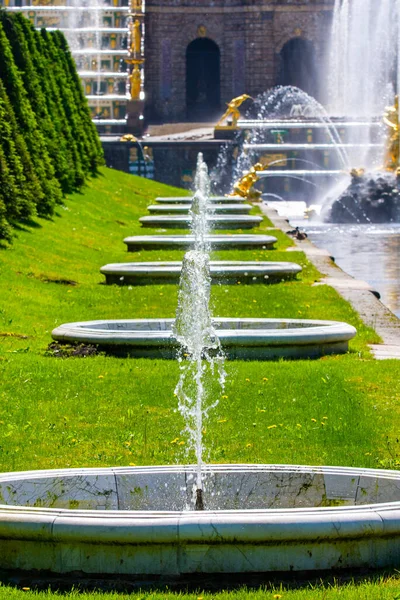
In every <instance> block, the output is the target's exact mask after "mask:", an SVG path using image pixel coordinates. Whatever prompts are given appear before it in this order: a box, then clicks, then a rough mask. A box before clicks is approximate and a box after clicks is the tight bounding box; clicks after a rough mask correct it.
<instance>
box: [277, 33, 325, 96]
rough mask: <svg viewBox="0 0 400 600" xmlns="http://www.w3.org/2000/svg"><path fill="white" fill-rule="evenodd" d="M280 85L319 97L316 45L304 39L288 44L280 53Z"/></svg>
mask: <svg viewBox="0 0 400 600" xmlns="http://www.w3.org/2000/svg"><path fill="white" fill-rule="evenodd" d="M279 56H280V58H281V67H280V73H279V81H278V84H279V85H293V86H296V87H298V88H300V89H301V90H303V91H305V92H307V93H308V94H310V95H311V96H317V95H318V91H317V68H316V57H315V50H314V45H313V43H312V42H310V41H308V40H304V39H302V38H299V37H298V38H293V39H291V40H289V41H288V42H286V44H285V45H284V46H283V48H282V50H281V52H280V55H279Z"/></svg>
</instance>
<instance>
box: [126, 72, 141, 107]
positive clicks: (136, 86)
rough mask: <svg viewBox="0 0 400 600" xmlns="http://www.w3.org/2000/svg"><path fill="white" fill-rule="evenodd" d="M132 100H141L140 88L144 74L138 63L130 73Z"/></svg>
mask: <svg viewBox="0 0 400 600" xmlns="http://www.w3.org/2000/svg"><path fill="white" fill-rule="evenodd" d="M129 83H130V92H131V100H139V97H140V88H141V84H142V76H141V73H140V68H139V65H138V64H137V63H136V64H135V65H134V67H133V69H132V72H131V74H130V75H129Z"/></svg>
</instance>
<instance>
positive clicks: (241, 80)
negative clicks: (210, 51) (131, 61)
mask: <svg viewBox="0 0 400 600" xmlns="http://www.w3.org/2000/svg"><path fill="white" fill-rule="evenodd" d="M333 4H334V0H213V1H212V0H146V83H145V92H146V106H147V116H148V118H150V119H154V120H156V119H162V120H164V121H166V120H169V121H177V120H185V119H186V80H185V75H186V48H187V46H188V44H189V43H190V42H192V41H193V40H195V39H196V38H197V37H201V36H206V37H208V38H210V39H212V40H213V41H214V42H216V43H217V44H218V46H219V49H220V53H221V55H220V57H221V112H222V111H223V107H224V105H225V103H226V102H229V100H231V99H232V98H233V97H235V96H238V95H240V94H243V93H248V94H250V95H252V96H256V95H257V94H259V93H261V92H264V91H266V90H267V89H269V88H271V87H273V86H274V85H276V84H277V83H279V81H278V78H279V71H280V57H279V52H280V51H281V49H282V47H283V46H284V44H285V43H286V42H287V41H289V40H290V39H292V38H294V37H296V36H297V37H302V38H304V39H307V40H309V41H311V42H313V44H314V47H315V51H316V56H317V58H318V59H321V56H322V54H323V52H324V41H325V40H326V38H327V33H328V28H329V23H330V18H331V14H332V8H333Z"/></svg>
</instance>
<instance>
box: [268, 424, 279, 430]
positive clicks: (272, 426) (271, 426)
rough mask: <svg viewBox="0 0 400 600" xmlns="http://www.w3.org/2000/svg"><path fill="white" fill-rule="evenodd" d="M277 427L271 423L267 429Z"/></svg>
mask: <svg viewBox="0 0 400 600" xmlns="http://www.w3.org/2000/svg"><path fill="white" fill-rule="evenodd" d="M276 427H277V426H276V425H269V426H268V427H267V429H275V428H276Z"/></svg>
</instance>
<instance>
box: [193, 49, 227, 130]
mask: <svg viewBox="0 0 400 600" xmlns="http://www.w3.org/2000/svg"><path fill="white" fill-rule="evenodd" d="M220 104H221V101H220V51H219V47H218V46H217V44H216V43H215V42H213V41H212V40H210V39H209V38H198V39H196V40H194V41H193V42H191V43H190V44H189V45H188V47H187V49H186V109H187V117H188V119H199V120H203V119H209V118H215V117H216V116H217V115H218V113H219V110H220Z"/></svg>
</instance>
